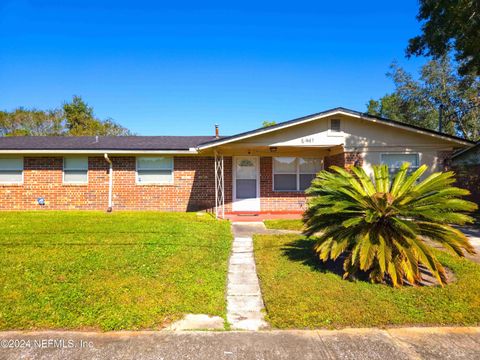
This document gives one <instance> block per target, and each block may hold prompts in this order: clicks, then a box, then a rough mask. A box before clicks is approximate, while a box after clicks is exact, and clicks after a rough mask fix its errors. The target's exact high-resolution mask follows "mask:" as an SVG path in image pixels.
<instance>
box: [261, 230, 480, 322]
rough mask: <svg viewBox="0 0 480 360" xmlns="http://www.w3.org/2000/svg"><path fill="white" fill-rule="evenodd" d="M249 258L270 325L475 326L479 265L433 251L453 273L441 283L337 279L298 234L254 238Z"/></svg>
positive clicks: (479, 301) (479, 293)
mask: <svg viewBox="0 0 480 360" xmlns="http://www.w3.org/2000/svg"><path fill="white" fill-rule="evenodd" d="M254 241H255V259H256V262H257V271H258V274H259V278H260V283H261V288H262V294H263V297H264V301H265V306H266V310H267V320H268V321H269V322H270V324H271V325H272V326H273V327H275V328H282V329H286V328H323V327H326V328H342V327H369V326H399V325H478V324H479V323H480V281H479V279H480V265H477V264H475V263H473V262H471V261H469V260H465V259H460V258H454V257H452V256H450V255H448V254H446V253H444V252H442V251H437V255H438V258H439V260H440V261H441V262H442V263H443V264H444V265H446V266H448V267H449V268H450V269H451V270H453V272H454V273H455V276H456V277H457V282H455V283H452V284H449V285H447V286H446V287H444V288H441V287H404V288H401V289H395V288H392V287H390V286H387V285H380V284H371V283H368V282H364V281H354V282H353V281H347V280H343V279H342V278H341V275H340V271H337V273H334V272H331V271H330V270H326V269H325V266H324V265H323V263H321V262H320V261H318V260H317V259H316V258H315V257H314V256H313V252H312V245H313V241H312V240H309V239H305V238H303V237H301V236H298V235H290V234H289V235H257V236H255V239H254Z"/></svg>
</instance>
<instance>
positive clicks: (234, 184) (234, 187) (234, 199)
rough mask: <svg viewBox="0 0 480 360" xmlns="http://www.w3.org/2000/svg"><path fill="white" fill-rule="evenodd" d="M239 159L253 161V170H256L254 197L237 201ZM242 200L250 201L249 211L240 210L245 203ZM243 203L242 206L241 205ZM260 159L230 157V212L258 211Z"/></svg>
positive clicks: (254, 157) (249, 156)
mask: <svg viewBox="0 0 480 360" xmlns="http://www.w3.org/2000/svg"><path fill="white" fill-rule="evenodd" d="M239 158H249V159H254V160H255V170H256V197H255V198H252V199H237V166H236V165H237V159H239ZM242 200H251V201H250V202H249V203H252V204H253V206H252V207H251V208H249V209H245V208H243V209H242V208H241V205H245V201H242ZM241 202H243V204H241ZM260 210H261V203H260V157H259V156H252V155H244V156H233V157H232V211H260Z"/></svg>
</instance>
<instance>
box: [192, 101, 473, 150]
mask: <svg viewBox="0 0 480 360" xmlns="http://www.w3.org/2000/svg"><path fill="white" fill-rule="evenodd" d="M332 115H344V116H347V117H348V116H349V117H353V118H357V119H362V120H366V121H371V122H374V123H379V124H382V125H386V126H392V127H395V128H400V129H404V130H408V131H411V132H417V133H420V134H423V135H427V136H431V137H435V138H440V139H444V140H447V141H452V142H455V143H458V144H462V145H472V143H470V142H469V141H466V140H465V141H463V140H459V139H452V138H450V137H448V136H443V135H440V134H434V133H430V132H428V131H423V130H419V129H413V128H411V127H409V126H403V125H401V124H396V123H390V122H388V121H381V120H377V119H374V118H370V117H365V116H360V115H357V114H352V113H349V112H345V111H342V110H335V111H329V112H327V113H323V114H321V115H316V116H311V117H308V118H306V119H303V120H298V121H294V122H291V123H288V124H284V125H281V126H276V127H273V128H265V129H259V130H257V131H255V132H253V133H248V134H245V135H242V136H238V137H235V136H234V137H233V138H231V139H225V140H220V141H216V142H214V143H211V144H206V145H203V146H202V145H199V146H198V147H197V149H198V150H204V149H208V148H211V147H215V146H219V145H224V144H228V143H231V142H235V141H240V140H244V139H248V138H251V137H255V136H259V135H264V134H268V133H271V132H274V131H278V130H282V129H286V128H289V127H292V126H297V125H301V124H304V123H308V122H311V121H315V120H319V119H323V118H325V117H328V116H332Z"/></svg>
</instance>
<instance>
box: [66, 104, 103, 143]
mask: <svg viewBox="0 0 480 360" xmlns="http://www.w3.org/2000/svg"><path fill="white" fill-rule="evenodd" d="M63 112H64V114H65V120H66V128H67V129H68V134H69V135H75V136H78V135H90V134H91V133H92V131H93V132H94V133H97V132H98V131H99V130H100V124H99V123H98V121H96V120H95V118H94V116H93V108H92V107H90V106H88V104H87V103H85V101H83V100H82V98H81V97H79V96H76V95H75V96H73V99H72V102H70V103H68V102H66V103H64V104H63Z"/></svg>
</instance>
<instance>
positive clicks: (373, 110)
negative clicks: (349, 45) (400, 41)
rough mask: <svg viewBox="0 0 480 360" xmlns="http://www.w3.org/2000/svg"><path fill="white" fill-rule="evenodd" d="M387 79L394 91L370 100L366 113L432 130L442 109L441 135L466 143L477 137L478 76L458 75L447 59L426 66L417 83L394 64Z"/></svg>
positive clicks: (479, 110)
mask: <svg viewBox="0 0 480 360" xmlns="http://www.w3.org/2000/svg"><path fill="white" fill-rule="evenodd" d="M387 76H388V77H390V78H391V79H392V80H393V83H394V85H395V90H394V91H393V93H391V94H386V95H385V96H383V97H382V98H380V99H379V100H373V99H371V100H370V101H369V102H368V103H367V111H368V113H369V114H372V115H377V116H382V117H386V118H390V119H393V120H397V121H401V122H405V123H407V124H412V125H417V126H421V127H424V128H427V129H432V130H436V129H438V119H439V116H440V114H439V111H440V107H442V108H443V121H442V125H443V129H442V131H443V132H445V133H447V134H450V135H457V136H461V137H464V138H466V139H470V140H477V139H478V138H479V137H480V78H479V77H477V76H473V75H459V74H458V71H457V66H456V65H455V64H453V63H452V62H451V61H450V59H449V58H448V57H442V58H441V59H439V60H431V61H429V62H428V63H426V64H425V65H424V66H423V67H422V68H421V71H420V78H419V80H415V79H414V78H413V76H412V75H411V74H409V73H407V72H406V71H405V70H404V69H402V68H401V67H400V66H398V64H396V63H393V64H392V65H391V67H390V71H389V72H388V73H387Z"/></svg>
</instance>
